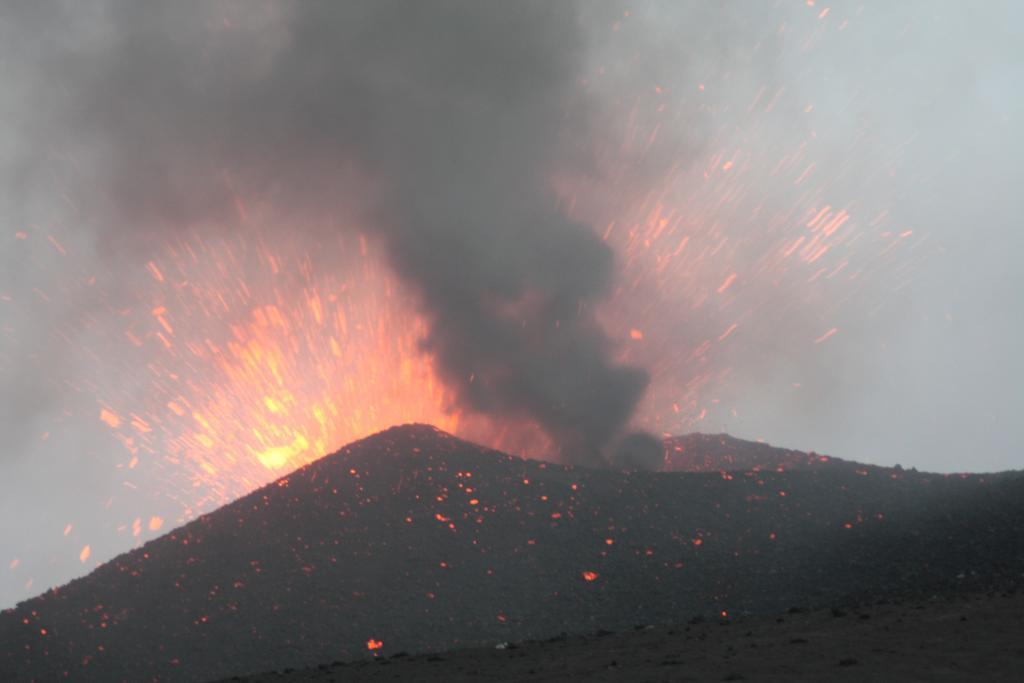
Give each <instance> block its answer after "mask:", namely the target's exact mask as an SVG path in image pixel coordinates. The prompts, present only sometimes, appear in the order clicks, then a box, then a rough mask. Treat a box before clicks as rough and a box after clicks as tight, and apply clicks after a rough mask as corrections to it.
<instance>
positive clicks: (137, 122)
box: [16, 0, 647, 463]
mask: <svg viewBox="0 0 1024 683" xmlns="http://www.w3.org/2000/svg"><path fill="white" fill-rule="evenodd" d="M32 8H33V9H32V11H28V10H26V11H25V12H19V13H17V14H19V16H18V17H16V18H17V20H18V21H19V22H20V23H21V24H23V26H24V30H20V31H18V34H19V35H35V34H38V33H40V31H39V30H38V29H41V28H43V27H45V28H47V30H48V31H49V32H48V33H47V34H46V35H57V37H58V39H55V40H54V41H53V44H52V45H46V46H44V47H45V49H43V48H37V49H35V51H34V52H33V53H32V54H33V56H32V63H33V65H34V66H33V68H37V69H38V71H39V73H38V74H37V77H36V78H34V80H33V81H32V82H38V83H39V84H41V85H40V86H39V91H38V93H37V96H38V99H39V101H40V102H41V103H43V104H41V105H40V106H37V107H34V108H33V112H34V113H35V112H38V114H36V115H34V117H33V121H32V128H33V131H34V134H35V136H36V137H37V138H38V140H36V144H27V145H26V146H25V149H26V150H27V153H26V160H25V166H26V168H25V169H24V175H26V176H28V175H30V174H32V173H38V172H39V169H37V168H34V167H32V164H33V163H35V161H34V160H35V159H36V157H37V156H38V155H34V154H32V150H34V149H42V148H50V147H54V148H67V149H70V150H72V151H73V153H74V155H75V156H77V157H80V158H85V159H88V160H89V173H88V174H80V175H79V176H77V180H76V181H75V182H76V183H77V186H76V187H72V188H69V190H68V191H69V194H70V195H72V196H73V197H74V200H75V203H76V205H77V206H80V207H82V213H83V215H85V216H89V217H90V219H91V220H92V221H93V222H94V223H95V224H96V225H98V226H102V227H99V228H97V229H98V230H100V231H102V232H103V234H102V235H101V237H102V238H103V239H101V240H100V243H101V244H127V243H131V244H142V245H146V244H152V243H159V242H160V241H161V240H162V239H163V238H164V234H163V233H165V232H167V231H170V230H174V229H177V228H179V227H180V226H190V227H192V226H197V225H198V226H204V228H203V229H207V230H208V229H214V228H212V227H210V226H224V225H230V224H231V223H234V222H237V220H238V219H237V213H236V211H235V206H236V205H235V198H236V197H237V196H239V195H241V196H243V197H255V198H258V199H259V200H260V202H261V203H262V204H265V205H271V206H273V207H274V210H275V211H276V212H278V213H280V220H279V223H280V225H281V226H282V229H287V230H289V231H291V232H292V238H293V239H295V240H308V241H309V243H310V244H313V245H316V244H319V243H321V242H323V241H325V240H322V239H321V238H323V237H324V235H323V232H324V231H326V230H329V229H331V228H328V227H323V226H324V225H325V223H330V221H325V220H324V217H325V216H332V215H336V214H345V213H346V212H348V214H349V215H351V213H352V210H353V207H352V205H353V204H356V203H361V204H362V206H360V207H359V209H360V211H361V213H362V214H363V215H364V216H365V217H366V218H367V220H365V221H364V222H363V223H364V224H363V226H362V227H364V228H365V229H367V230H370V231H373V232H374V233H375V235H376V237H377V238H378V239H379V240H380V241H381V242H382V243H383V244H384V245H385V246H386V248H387V251H388V255H389V257H390V261H391V263H392V265H393V267H394V268H395V270H396V271H397V272H398V273H399V275H400V276H401V277H402V278H403V279H404V281H405V282H406V283H408V284H409V285H410V286H411V287H412V288H413V289H414V290H415V291H416V292H417V293H418V295H419V299H420V303H421V306H422V308H423V310H424V312H425V313H426V315H427V317H428V318H429V320H430V332H429V335H428V337H427V339H426V340H425V347H426V349H427V350H429V352H430V353H432V354H433V355H434V356H435V358H436V360H437V368H438V370H439V371H440V373H441V375H442V376H443V379H444V380H445V381H446V382H447V383H448V384H449V385H450V386H451V387H453V388H454V389H455V391H456V392H457V397H458V398H457V400H458V401H459V402H460V403H461V405H462V407H464V408H466V409H468V410H471V411H477V412H481V413H484V414H487V415H490V416H493V417H495V418H497V419H499V420H502V419H514V420H523V419H526V420H532V421H534V422H536V423H537V424H539V425H540V426H541V427H542V428H543V429H544V430H545V431H546V432H547V433H548V434H550V436H551V437H552V438H553V439H554V440H555V441H556V443H557V444H558V445H559V447H560V448H561V449H562V451H563V454H564V455H563V457H565V458H566V459H568V460H571V461H575V462H591V463H597V462H603V461H604V460H605V459H606V458H607V457H608V448H609V445H610V444H611V442H612V441H613V440H614V439H616V438H617V437H618V436H619V435H621V433H622V431H623V430H624V428H625V427H626V425H627V423H628V421H629V419H630V416H631V415H632V413H633V410H634V408H635V406H636V404H637V401H638V400H639V398H640V396H641V394H642V393H643V391H644V388H645V386H646V383H647V376H646V374H645V373H644V372H643V371H641V370H639V369H636V368H627V367H619V366H616V364H615V363H613V362H612V355H611V353H610V340H609V339H608V337H607V335H606V334H605V333H604V331H603V330H602V329H601V328H600V326H599V325H598V324H597V321H596V319H595V316H594V306H595V304H597V303H598V302H599V301H600V300H601V299H602V297H604V296H605V295H606V294H607V292H608V289H609V286H610V283H611V280H612V276H613V258H612V254H611V253H610V251H609V249H608V248H607V247H606V246H605V245H604V243H603V242H602V241H601V240H600V239H598V237H597V236H596V235H595V234H594V232H593V231H592V230H590V229H589V228H588V227H587V226H583V225H580V224H578V223H575V222H573V221H572V220H569V219H568V218H567V217H566V216H565V215H564V214H563V213H562V212H561V211H560V210H559V209H558V204H557V198H556V196H555V193H554V191H553V187H554V182H553V181H554V178H555V177H557V176H558V174H569V175H574V174H587V173H592V172H593V171H592V169H593V168H594V164H591V163H589V161H588V155H587V151H586V150H587V149H588V148H591V147H592V146H593V145H592V143H593V141H594V140H595V138H597V137H598V136H600V135H602V132H601V125H600V122H601V121H602V120H604V117H605V113H604V112H602V106H601V103H600V102H598V101H596V100H595V98H592V97H588V96H587V95H586V94H585V92H584V91H583V89H582V88H580V87H579V85H578V82H579V79H580V77H581V75H582V74H583V73H584V68H583V59H584V55H585V45H584V39H583V30H582V28H583V27H582V26H581V24H580V22H581V21H582V19H581V16H580V13H579V12H578V10H579V7H578V6H576V5H575V4H573V3H570V2H557V3H553V2H547V1H543V2H540V1H536V2H529V1H516V2H509V1H506V0H500V1H478V0H473V1H470V0H467V1H465V2H450V1H445V0H437V1H431V2H399V1H397V0H374V1H373V2H369V1H367V2H315V1H313V0H310V1H303V2H273V1H268V2H251V3H239V4H237V5H236V4H232V3H205V4H192V3H163V4H161V5H159V6H157V7H152V6H141V5H140V4H139V3H136V2H128V1H126V0H111V1H109V2H101V3H97V4H96V5H92V6H90V7H89V8H84V6H80V5H78V4H77V3H64V4H58V3H54V4H45V3H40V4H39V5H37V4H35V3H33V4H32ZM37 24H38V25H37ZM60 31H67V35H63V34H61V33H60ZM32 49H33V46H32V44H31V43H27V44H26V46H25V50H32ZM353 178H358V179H359V182H367V183H369V185H371V186H372V191H368V192H365V193H362V192H358V191H354V190H353V189H352V186H353V184H354V183H353ZM311 226H320V227H311ZM112 262H113V259H112ZM142 262H143V263H144V262H145V261H144V260H142Z"/></svg>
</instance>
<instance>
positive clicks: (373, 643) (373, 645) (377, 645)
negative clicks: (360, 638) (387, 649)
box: [366, 638, 384, 650]
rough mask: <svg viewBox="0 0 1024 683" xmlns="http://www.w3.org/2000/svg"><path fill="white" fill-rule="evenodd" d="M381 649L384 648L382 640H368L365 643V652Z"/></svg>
mask: <svg viewBox="0 0 1024 683" xmlns="http://www.w3.org/2000/svg"><path fill="white" fill-rule="evenodd" d="M382 647H384V641H382V640H374V639H373V638H370V639H369V640H368V641H366V649H367V650H379V649H381V648H382Z"/></svg>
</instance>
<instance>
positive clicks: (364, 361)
mask: <svg viewBox="0 0 1024 683" xmlns="http://www.w3.org/2000/svg"><path fill="white" fill-rule="evenodd" d="M278 234H281V235H283V237H284V239H272V238H276V237H277V235H278ZM288 237H289V235H288V234H287V231H279V232H273V233H270V232H268V233H266V234H263V233H261V232H260V231H259V230H256V229H255V228H253V229H252V230H251V231H249V232H247V233H246V234H245V235H244V236H238V237H237V238H235V239H232V238H223V239H214V240H204V239H201V238H199V237H198V236H196V237H194V238H192V239H184V240H182V241H180V242H178V243H175V244H170V245H168V246H167V248H166V249H165V252H164V254H163V255H162V256H161V257H159V258H154V259H152V260H150V261H148V262H146V263H145V264H144V266H143V267H144V269H145V271H146V272H147V273H148V275H149V276H150V277H147V279H146V280H145V281H144V282H143V284H142V286H141V287H140V291H139V292H138V295H139V302H138V305H136V306H134V307H133V308H131V309H130V310H128V311H126V314H127V315H126V316H125V321H126V322H125V323H124V330H123V332H122V333H120V334H119V336H118V337H117V338H116V339H114V340H111V344H110V346H112V347H117V345H118V344H120V345H121V346H122V347H124V348H123V349H117V348H115V349H114V350H105V355H106V356H107V357H116V358H118V360H119V361H121V359H122V358H124V359H129V360H130V359H134V358H137V359H139V360H138V361H137V363H138V366H137V367H134V368H129V372H130V373H131V374H132V375H133V376H137V377H139V381H140V382H141V383H142V386H144V387H145V391H143V392H138V393H136V392H134V391H127V392H125V394H124V395H118V394H116V393H110V394H106V395H104V396H102V397H100V398H101V400H100V402H101V407H102V409H101V411H100V419H101V420H102V421H103V422H104V423H105V424H106V425H107V426H108V427H109V428H110V429H111V430H113V431H114V433H115V436H116V438H117V439H118V440H119V441H120V442H121V444H122V445H123V446H124V448H125V449H126V450H127V451H128V452H129V454H130V455H129V458H128V460H130V461H131V462H130V463H129V467H133V466H136V465H137V467H136V469H145V468H146V467H147V465H149V466H153V465H155V466H158V467H161V468H164V469H166V471H167V472H168V475H169V476H167V477H162V478H161V481H162V482H164V483H165V484H166V485H167V486H168V487H170V488H169V491H168V493H170V494H171V495H172V496H173V497H174V498H176V499H178V500H180V502H181V503H182V506H183V508H184V509H183V511H182V518H183V519H184V518H189V517H192V516H194V515H195V514H196V513H197V512H198V510H199V509H202V508H208V507H212V506H215V505H219V504H222V503H224V502H227V501H229V500H232V499H234V498H236V497H237V496H239V495H243V494H245V493H247V492H249V491H251V490H253V489H255V488H257V487H259V486H261V485H263V484H265V483H267V482H269V481H270V480H271V479H272V478H273V477H274V476H275V473H277V472H281V471H288V470H291V469H294V468H296V467H300V466H302V465H305V464H307V463H309V462H311V461H313V460H315V459H317V458H319V457H321V456H323V455H325V454H328V453H330V452H332V450H333V449H336V448H339V447H341V446H343V445H344V444H346V443H348V442H351V441H353V440H355V439H358V438H361V437H364V436H367V435H369V434H372V433H374V432H377V431H380V430H382V429H386V428H388V427H390V426H392V425H395V424H402V423H407V422H427V423H431V424H434V425H436V426H437V427H439V428H441V429H444V430H446V431H451V432H455V431H457V430H458V428H459V425H460V416H459V415H458V413H456V412H454V411H453V410H452V409H451V405H452V401H451V398H450V396H449V395H448V394H447V393H446V391H445V389H444V388H443V386H442V385H441V383H440V382H439V381H438V380H437V378H436V377H435V376H434V372H433V367H432V364H431V360H430V358H429V357H427V356H425V355H424V354H423V353H422V352H421V351H420V348H419V341H420V339H422V338H423V336H424V334H425V332H426V322H425V321H424V320H423V319H422V318H420V317H418V316H417V315H416V314H415V313H414V310H413V307H412V302H411V301H410V300H409V299H408V296H407V295H405V294H404V293H403V292H402V290H401V289H400V288H399V286H398V284H397V283H395V282H393V281H392V279H391V276H390V274H389V272H388V271H387V269H386V268H385V267H384V266H383V265H382V264H381V263H380V262H379V261H378V260H376V259H375V258H374V256H373V254H372V250H370V251H367V250H366V249H364V247H363V244H362V241H361V240H360V241H359V243H358V244H354V245H353V246H352V247H351V248H349V247H348V245H347V244H346V243H345V242H343V241H341V239H340V238H339V242H338V244H337V245H336V251H337V254H336V255H332V256H331V257H330V258H331V261H332V262H336V263H332V265H331V267H325V268H322V269H321V268H317V267H316V266H315V265H314V261H315V260H317V259H319V260H323V259H324V257H325V254H324V253H318V254H317V259H314V256H313V255H311V254H310V253H307V252H306V251H305V250H303V249H301V248H299V247H296V246H295V245H294V243H293V242H292V241H290V240H288V239H287V238H288ZM323 251H324V252H327V250H326V249H324V250H323ZM123 362H127V361H123ZM139 396H142V397H143V398H142V399H141V405H140V399H139ZM122 415H130V416H131V417H130V419H128V420H125V419H123V418H122V417H121V416H122ZM153 519H157V518H153ZM153 519H151V520H150V529H151V530H153V531H156V530H158V529H159V528H160V526H162V519H160V521H159V523H157V522H154V521H153ZM154 524H157V526H156V527H154V526H153V525H154Z"/></svg>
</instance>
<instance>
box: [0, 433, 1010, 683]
mask: <svg viewBox="0 0 1024 683" xmlns="http://www.w3.org/2000/svg"><path fill="white" fill-rule="evenodd" d="M687 439H689V440H687ZM709 439H710V441H708V440H709ZM705 441H708V443H709V444H710V446H713V445H714V444H717V446H715V447H714V448H711V447H710V446H707V445H706V446H705V447H703V448H704V454H703V455H702V454H701V449H702V446H701V444H702V443H704V442H705ZM726 445H728V446H729V447H728V448H726V447H725V446H726ZM677 447H682V448H683V450H681V451H677V450H675V449H676V448H677ZM716 449H718V450H716ZM765 449H769V450H765ZM726 451H728V452H726ZM666 453H667V459H668V464H669V467H670V468H673V469H682V470H691V471H677V472H660V473H657V472H618V471H613V470H598V469H588V468H573V467H569V466H562V465H554V464H551V463H544V462H539V461H533V460H522V459H519V458H516V457H513V456H510V455H506V454H503V453H499V452H496V451H493V450H488V449H485V448H482V447H479V446H476V445H474V444H471V443H467V442H465V441H461V440H459V439H457V438H455V437H453V436H450V435H448V434H446V433H444V432H441V431H439V430H436V429H434V428H433V427H429V426H422V425H409V426H403V427H396V428H392V429H390V430H387V431H385V432H381V433H380V434H377V435H375V436H372V437H369V438H367V439H364V440H362V441H359V442H356V443H353V444H351V445H349V446H347V447H345V448H343V449H342V450H340V451H338V452H337V453H335V454H333V455H330V456H327V457H325V458H323V459H321V460H318V461H316V462H314V463H312V464H310V465H307V466H306V467H303V468H302V469H299V470H297V471H295V472H293V473H292V474H290V475H288V476H286V477H284V478H282V479H279V480H278V481H276V482H274V483H272V484H270V485H268V486H266V487H264V488H261V489H259V490H257V491H255V492H253V493H251V494H249V495H247V496H245V497H243V498H241V499H239V500H237V501H235V502H233V503H231V504H229V505H226V506H224V507H222V508H220V509H219V510H217V511H215V512H213V513H211V514H208V515H204V516H202V517H200V518H198V519H196V520H194V521H192V522H190V523H189V524H187V525H185V526H183V527H181V528H179V529H176V530H174V531H172V532H170V533H168V534H166V535H164V536H162V537H161V538H159V539H156V540H154V541H151V542H149V543H147V544H145V545H144V546H142V547H140V548H137V549H135V550H133V551H131V552H129V553H126V554H124V555H121V556H119V557H117V558H115V559H114V560H112V561H110V562H108V563H106V564H104V565H102V566H101V567H99V568H98V569H96V570H95V571H94V572H93V573H92V574H90V575H89V576H87V577H85V578H82V579H78V580H76V581H73V582H71V583H69V584H68V585H66V586H64V587H62V588H59V589H55V590H52V591H49V592H47V593H45V594H43V595H41V596H39V597H36V598H34V599H32V600H29V601H27V602H24V603H22V604H20V605H18V606H17V607H16V608H14V609H12V610H8V611H5V612H4V613H2V615H0V643H2V645H0V680H12V681H15V680H40V681H41V680H55V679H58V678H63V677H71V678H73V679H77V680H133V681H136V680H162V681H178V680H182V681H184V680H212V679H216V678H218V677H228V676H231V675H235V674H243V673H248V672H259V671H268V670H274V669H281V668H283V667H301V666H306V665H317V664H321V663H323V662H330V661H334V660H342V659H352V658H358V657H363V656H373V655H379V654H384V655H389V654H395V653H397V652H400V651H405V652H410V653H415V652H427V651H435V650H445V649H451V648H455V647H461V646H467V645H488V644H490V645H493V644H494V643H498V642H506V641H517V640H526V639H540V638H547V637H551V636H552V635H555V634H559V633H561V632H567V633H583V632H593V631H595V630H596V629H610V630H624V629H629V628H632V627H633V626H634V625H637V624H658V623H678V622H680V621H682V620H685V619H689V618H691V617H694V616H696V615H706V616H717V617H719V618H721V617H723V616H729V615H758V614H766V615H770V614H776V613H779V612H783V611H785V610H787V609H788V608H790V607H792V606H795V605H799V606H807V607H815V606H828V605H835V604H839V603H842V602H844V601H845V602H851V601H865V600H875V599H878V598H879V596H887V595H897V594H899V595H908V594H914V595H926V594H928V593H929V592H932V591H970V590H976V589H978V588H984V587H986V586H992V585H997V584H1000V583H1007V582H1014V581H1019V577H1020V576H1021V575H1022V573H1024V475H1022V474H1021V473H1002V474H994V475H966V474H964V475H936V474H927V473H919V472H914V471H904V470H900V469H895V468H893V469H890V468H880V467H867V466H862V465H858V464H856V463H847V462H845V461H839V460H836V459H828V460H822V459H821V458H822V457H823V456H817V455H813V454H800V453H798V452H795V451H782V455H781V456H780V455H779V454H778V453H775V452H774V451H773V450H771V449H770V447H767V446H764V445H762V444H750V443H748V442H740V441H738V440H731V439H726V438H725V437H714V438H711V437H685V438H683V439H672V440H669V441H667V442H666ZM684 453H685V454H689V455H688V456H687V457H690V456H692V461H691V462H690V464H689V465H686V466H683V464H680V463H679V462H676V464H675V465H673V457H677V456H679V455H680V454H684ZM743 453H746V454H749V453H754V454H758V455H757V457H756V458H754V459H753V460H751V459H749V458H739V457H738V455H739V454H743ZM725 456H730V457H731V459H729V458H726V457H725ZM762 456H763V457H762ZM780 458H781V459H780ZM798 463H803V465H801V466H797V464H798ZM698 464H699V466H698Z"/></svg>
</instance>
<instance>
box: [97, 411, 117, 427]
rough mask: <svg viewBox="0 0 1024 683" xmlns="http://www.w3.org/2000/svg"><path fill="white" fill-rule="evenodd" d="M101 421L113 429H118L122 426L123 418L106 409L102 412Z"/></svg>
mask: <svg viewBox="0 0 1024 683" xmlns="http://www.w3.org/2000/svg"><path fill="white" fill-rule="evenodd" d="M100 419H101V420H102V421H104V422H106V423H107V424H108V425H109V426H110V428H111V429H117V428H118V427H119V426H120V425H121V418H119V417H118V416H117V415H116V414H115V413H112V412H110V411H109V410H107V409H106V408H104V409H103V410H101V411H100Z"/></svg>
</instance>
